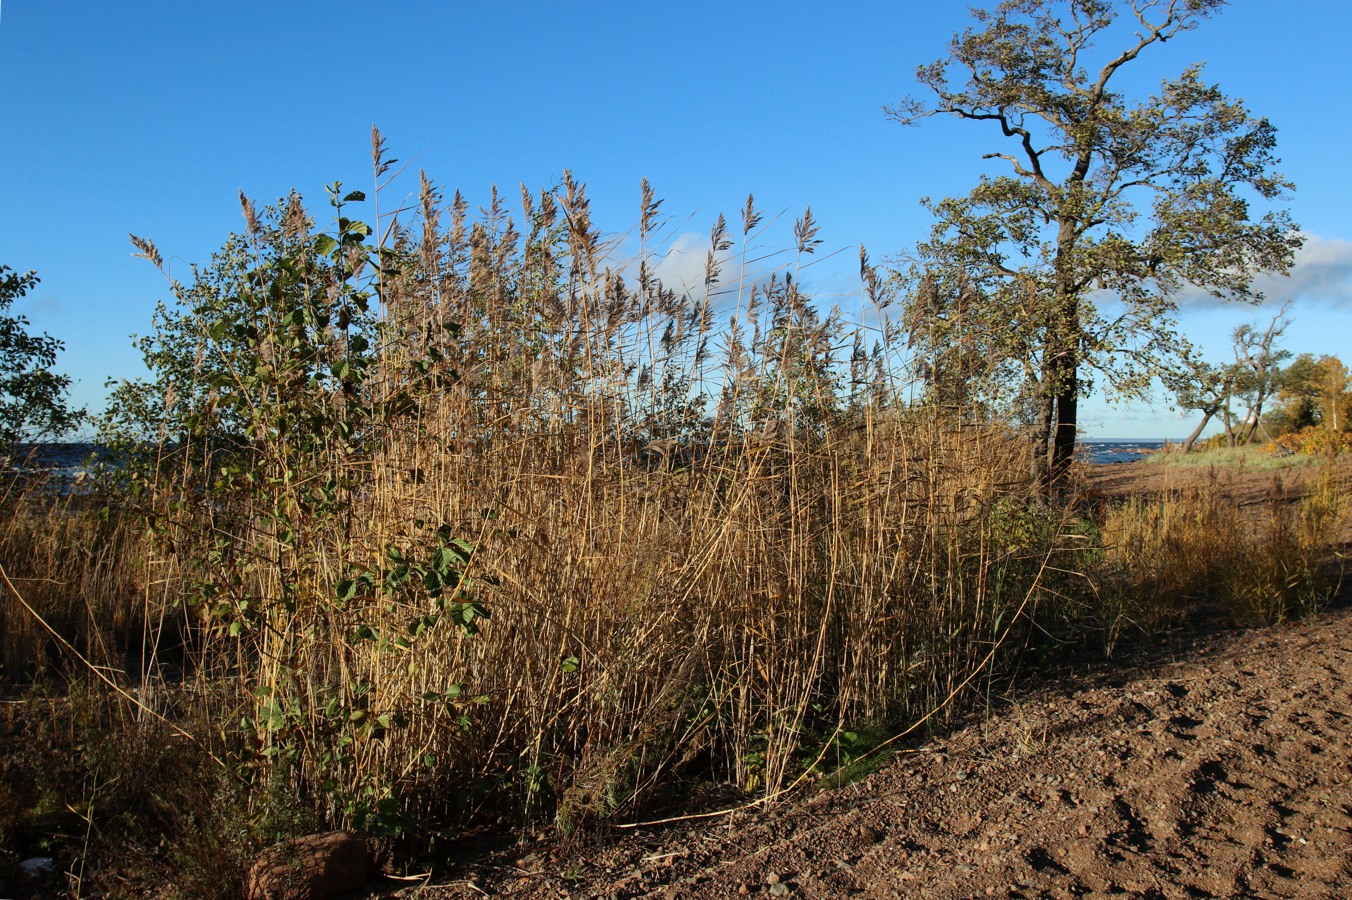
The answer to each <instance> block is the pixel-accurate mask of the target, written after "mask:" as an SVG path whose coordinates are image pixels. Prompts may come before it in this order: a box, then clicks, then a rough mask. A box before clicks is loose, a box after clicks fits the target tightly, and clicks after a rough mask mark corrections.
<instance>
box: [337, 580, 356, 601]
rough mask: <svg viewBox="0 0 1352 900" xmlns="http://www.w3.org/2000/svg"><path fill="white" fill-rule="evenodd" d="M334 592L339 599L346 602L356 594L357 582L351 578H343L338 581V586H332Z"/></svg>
mask: <svg viewBox="0 0 1352 900" xmlns="http://www.w3.org/2000/svg"><path fill="white" fill-rule="evenodd" d="M334 594H335V595H336V596H337V597H338V599H339V600H341V601H343V602H344V603H347V602H348V601H350V600H352V599H353V598H354V597H356V596H357V582H356V581H354V580H353V579H351V578H344V579H343V580H342V581H340V582H338V586H337V587H335V588H334Z"/></svg>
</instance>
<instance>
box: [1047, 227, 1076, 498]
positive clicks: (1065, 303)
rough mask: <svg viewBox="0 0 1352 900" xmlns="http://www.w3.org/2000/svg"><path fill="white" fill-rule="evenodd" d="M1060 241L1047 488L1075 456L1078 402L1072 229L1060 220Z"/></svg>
mask: <svg viewBox="0 0 1352 900" xmlns="http://www.w3.org/2000/svg"><path fill="white" fill-rule="evenodd" d="M1057 243H1058V244H1059V245H1060V246H1059V247H1058V249H1057V253H1056V268H1057V275H1056V280H1057V292H1056V293H1057V311H1058V313H1059V315H1057V316H1056V317H1055V318H1054V319H1053V321H1052V328H1053V329H1054V331H1055V333H1054V334H1053V335H1052V341H1053V346H1054V347H1055V352H1054V353H1053V354H1052V372H1053V374H1054V376H1055V377H1054V379H1053V380H1052V382H1051V384H1050V388H1051V390H1052V391H1054V392H1055V396H1056V432H1055V434H1053V435H1052V454H1051V485H1050V487H1051V490H1052V491H1053V492H1060V491H1062V490H1064V488H1065V486H1066V485H1065V482H1066V476H1067V475H1068V474H1069V473H1070V464H1071V462H1072V461H1073V460H1074V459H1075V432H1076V428H1077V425H1078V423H1079V406H1080V337H1081V335H1080V298H1079V295H1078V294H1077V293H1076V290H1075V287H1074V285H1073V284H1072V283H1071V279H1072V278H1073V275H1072V273H1071V272H1070V271H1069V268H1070V259H1071V248H1072V247H1073V246H1074V238H1073V229H1072V227H1071V224H1070V223H1069V222H1063V223H1062V224H1061V234H1060V237H1059V238H1058V240H1057Z"/></svg>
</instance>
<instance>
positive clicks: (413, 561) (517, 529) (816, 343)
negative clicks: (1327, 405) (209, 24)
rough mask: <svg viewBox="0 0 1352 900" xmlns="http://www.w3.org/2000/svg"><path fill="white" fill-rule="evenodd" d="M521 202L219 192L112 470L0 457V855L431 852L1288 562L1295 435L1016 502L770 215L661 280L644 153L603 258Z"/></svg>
mask: <svg viewBox="0 0 1352 900" xmlns="http://www.w3.org/2000/svg"><path fill="white" fill-rule="evenodd" d="M376 166H377V170H378V173H379V174H380V175H383V174H384V172H385V170H386V169H387V168H388V163H387V162H386V161H385V160H384V159H383V157H382V151H381V148H380V146H379V143H378V142H377V146H376ZM645 188H646V186H645ZM335 201H337V193H336V192H335ZM351 202H355V200H354V201H351ZM336 205H338V206H339V207H340V208H339V209H338V210H337V212H336V215H339V216H342V215H343V210H342V208H341V206H342V202H341V201H338V202H337V203H336ZM523 205H524V208H525V215H524V219H523V230H522V231H521V232H519V233H518V231H517V230H516V226H515V224H514V223H513V222H512V221H511V220H510V219H509V218H508V217H507V215H506V214H505V212H504V211H503V209H502V206H501V205H500V204H499V203H498V201H497V200H496V198H495V199H494V202H493V203H492V204H491V206H490V208H489V209H488V210H486V211H485V215H484V217H483V218H482V219H481V220H479V221H475V222H471V221H470V219H469V217H468V216H467V214H466V206H465V204H464V203H463V201H461V200H460V199H459V197H458V195H457V197H456V199H455V200H454V201H452V202H451V203H450V204H449V205H447V206H445V207H443V204H442V202H441V199H440V197H439V195H438V194H437V192H436V190H435V189H434V188H433V187H432V185H430V184H429V183H427V182H426V181H424V184H423V204H422V209H421V214H420V217H419V220H418V223H417V227H416V228H414V229H411V230H406V229H404V228H403V227H401V226H400V225H399V224H393V225H391V223H397V219H395V218H394V217H390V216H383V215H381V214H379V213H377V215H376V217H375V222H376V223H377V225H376V227H375V228H367V227H366V226H364V225H362V224H361V223H360V222H352V221H349V220H348V219H346V218H342V219H340V220H339V224H338V225H337V226H336V232H333V231H331V232H330V234H329V235H328V236H321V235H319V234H318V233H316V232H314V230H313V227H312V223H311V222H310V221H309V218H308V214H307V213H306V212H305V211H304V210H303V209H302V208H301V207H300V206H299V201H298V200H296V199H295V198H292V200H291V202H290V204H289V205H286V204H284V205H283V207H282V208H281V209H280V210H276V211H271V212H265V213H263V214H261V215H258V214H255V213H254V211H253V209H252V206H251V205H249V204H247V203H246V207H245V212H246V220H247V223H248V232H247V234H245V235H244V236H242V237H241V238H239V239H237V240H236V241H233V242H232V243H231V244H230V245H229V246H228V247H227V248H226V250H225V251H223V252H222V255H221V256H220V257H218V258H217V260H216V261H215V262H214V263H213V266H212V267H211V268H210V269H204V270H202V271H200V272H197V273H195V276H196V277H195V281H194V283H193V284H191V285H188V286H186V287H185V286H182V285H175V291H176V293H177V295H178V297H179V299H180V302H181V306H180V307H179V308H178V309H176V310H168V311H165V312H164V313H162V316H161V320H160V328H161V330H160V332H159V334H160V335H161V336H160V338H159V339H158V341H159V342H158V343H155V341H153V340H152V341H151V342H150V343H148V344H146V345H145V346H144V347H143V349H147V354H148V359H149V360H150V361H151V365H152V371H153V372H156V374H157V375H160V376H162V377H161V379H160V380H158V381H152V382H150V383H147V384H144V385H129V386H126V387H125V388H124V389H123V391H122V393H121V394H120V397H121V402H122V404H123V405H122V407H121V415H122V418H121V419H117V417H116V416H115V417H114V419H115V421H113V422H112V423H111V425H112V426H115V427H120V428H121V429H122V434H123V436H124V437H126V438H127V441H128V443H127V444H126V446H127V447H128V448H130V450H129V453H130V456H129V458H128V461H127V465H126V467H125V468H124V469H122V470H121V472H120V474H119V475H118V476H117V483H116V484H110V485H109V486H107V488H106V490H107V491H108V493H106V494H105V495H100V496H98V497H96V498H95V497H80V498H71V499H67V500H60V501H57V500H54V499H53V498H52V497H51V496H49V495H48V494H46V493H44V492H42V491H40V490H23V489H21V488H20V487H18V486H16V487H15V488H14V490H12V491H11V492H10V494H9V495H8V496H6V498H5V500H4V504H5V507H6V514H5V517H4V520H3V526H0V563H2V564H3V567H4V572H5V575H6V577H7V579H8V582H9V583H8V584H7V585H6V588H5V591H4V594H3V599H2V600H0V635H3V637H2V638H0V640H2V641H3V654H4V670H3V671H4V678H5V684H4V686H5V688H6V689H7V690H8V691H9V693H8V698H7V699H6V701H5V706H4V720H3V722H0V729H3V732H2V733H3V735H4V738H5V740H6V742H7V743H8V744H9V746H10V747H11V748H13V749H12V750H11V751H10V752H8V753H7V754H5V755H4V757H3V759H0V767H3V770H4V773H5V778H4V780H3V784H4V785H5V787H4V788H3V793H0V842H2V843H0V847H3V848H4V849H3V851H0V853H2V854H3V855H2V856H0V867H3V868H4V869H5V870H10V869H12V866H13V864H14V863H15V862H16V861H17V859H18V857H19V855H21V854H28V853H36V852H40V851H51V852H54V853H55V854H56V855H57V856H58V858H59V859H60V861H61V865H62V866H64V867H67V870H68V872H69V873H70V874H69V876H68V878H69V887H70V889H71V890H72V892H76V893H78V891H79V890H80V888H81V885H82V884H84V883H87V882H91V880H92V882H97V883H100V884H103V885H111V884H120V885H122V886H123V887H124V888H125V885H127V884H129V883H132V884H149V883H153V884H155V886H156V889H158V890H164V891H167V892H170V893H174V892H177V893H181V894H183V895H194V896H198V895H205V894H207V893H222V894H227V895H228V894H230V893H231V892H233V891H235V890H237V889H238V885H239V883H240V881H239V879H240V878H241V877H242V873H243V867H244V865H245V864H246V862H247V860H248V859H249V857H250V854H252V853H253V852H255V851H256V849H257V848H258V847H260V846H262V845H263V844H265V843H267V842H269V841H271V840H275V839H277V838H279V837H282V836H285V835H289V834H295V833H299V832H304V831H307V830H316V829H319V828H323V827H351V828H356V829H358V830H361V831H364V832H365V833H368V834H371V835H373V836H376V837H379V838H387V839H389V845H390V846H392V847H396V848H398V847H401V846H403V844H401V839H403V838H408V837H411V836H413V835H416V836H417V837H418V838H419V840H420V841H421V845H420V846H418V847H417V849H418V850H420V851H423V852H426V853H429V854H432V855H433V857H435V854H436V852H437V850H438V847H444V845H445V841H447V840H451V839H454V838H455V837H456V836H457V835H458V834H461V833H463V832H464V831H465V830H468V829H475V828H513V827H520V826H523V825H524V824H526V823H540V822H542V821H544V822H551V823H553V824H554V825H555V826H556V827H557V828H558V829H560V831H561V832H564V833H569V834H576V833H579V832H580V831H586V830H590V829H594V828H597V827H600V826H602V825H604V824H605V823H608V822H612V821H615V820H617V819H624V818H627V817H631V816H635V815H638V814H640V813H642V812H644V811H645V810H650V809H651V808H652V807H653V806H654V804H659V803H666V802H671V801H672V800H673V795H674V794H677V793H679V791H680V790H682V789H683V788H685V787H689V786H690V785H692V784H695V783H703V784H715V785H721V786H724V789H726V790H729V791H732V792H734V793H735V794H736V795H737V796H739V797H741V798H743V799H745V800H769V799H773V798H776V797H779V796H781V795H783V794H784V793H785V792H788V791H791V790H793V789H795V788H799V787H802V786H803V785H805V784H807V783H810V782H812V781H815V780H817V779H818V778H819V777H820V776H821V775H822V774H823V773H824V772H825V771H826V770H827V769H828V768H830V767H832V766H835V765H838V764H839V763H841V762H847V761H848V760H849V759H850V758H851V757H852V755H854V754H857V753H858V752H859V751H860V750H862V749H868V748H866V747H860V746H858V743H857V742H858V741H860V738H859V734H860V733H862V729H861V728H860V727H859V726H862V725H865V724H872V725H874V726H876V727H877V728H879V729H881V731H882V732H885V733H886V734H889V735H891V734H897V733H900V732H902V731H904V730H906V729H908V728H919V727H934V726H938V725H941V724H942V723H943V722H944V721H946V720H947V718H948V717H949V716H951V715H952V714H954V713H955V712H957V711H959V710H961V709H962V707H963V705H964V704H965V703H967V702H968V701H969V700H971V699H972V698H975V697H976V696H978V695H979V693H980V691H981V689H982V686H983V685H985V684H988V683H989V682H990V681H991V680H992V679H997V678H998V677H999V675H1000V673H1001V672H1002V671H1005V669H1006V667H1007V666H1008V665H1010V664H1011V663H1012V662H1013V661H1014V660H1015V659H1016V658H1017V657H1018V656H1019V655H1020V654H1025V653H1029V652H1033V653H1040V654H1049V655H1050V654H1056V653H1058V652H1060V651H1061V650H1062V649H1064V648H1065V647H1066V646H1067V645H1070V646H1075V647H1078V646H1081V645H1083V644H1084V643H1085V642H1086V641H1088V642H1090V643H1094V642H1097V643H1098V645H1099V646H1102V647H1105V648H1110V647H1111V646H1112V645H1113V643H1114V642H1115V641H1117V640H1118V639H1119V638H1120V637H1121V635H1122V634H1123V633H1124V631H1126V630H1129V629H1134V628H1140V629H1154V628H1161V627H1167V626H1171V625H1173V624H1176V623H1177V622H1178V621H1180V620H1181V619H1182V618H1184V617H1186V616H1187V615H1189V614H1190V612H1192V611H1195V610H1196V609H1198V608H1200V607H1204V606H1205V607H1207V608H1212V609H1221V610H1224V611H1226V612H1228V613H1229V614H1230V615H1231V616H1232V617H1233V618H1234V619H1235V620H1237V621H1242V622H1246V623H1247V622H1252V621H1273V620H1278V619H1282V618H1289V617H1292V616H1298V615H1304V614H1308V613H1311V612H1313V611H1314V610H1315V609H1316V608H1317V607H1318V606H1319V604H1320V602H1322V600H1323V599H1324V598H1325V597H1326V594H1327V590H1328V584H1327V582H1326V581H1324V580H1321V575H1320V572H1321V570H1320V568H1319V562H1320V559H1321V557H1322V554H1324V552H1325V550H1326V549H1327V547H1328V545H1329V543H1330V541H1331V537H1330V536H1331V534H1332V533H1333V532H1334V530H1335V529H1336V527H1337V523H1338V520H1339V516H1340V515H1341V512H1342V509H1341V498H1342V496H1343V491H1342V489H1341V488H1340V487H1339V486H1338V485H1336V484H1335V483H1334V482H1333V480H1332V476H1330V477H1329V480H1328V483H1327V485H1326V487H1325V488H1324V489H1323V490H1321V491H1318V492H1316V493H1314V494H1313V495H1312V496H1311V497H1310V499H1308V500H1307V501H1305V502H1304V503H1303V504H1300V505H1298V506H1296V507H1294V508H1290V507H1287V506H1282V507H1278V506H1273V507H1272V514H1271V516H1270V518H1269V519H1268V520H1265V521H1264V522H1263V523H1261V524H1260V525H1259V526H1258V527H1257V528H1256V529H1255V528H1250V527H1246V526H1245V525H1244V524H1242V522H1241V520H1240V516H1239V511H1238V507H1237V506H1236V505H1235V504H1233V503H1230V502H1229V501H1227V500H1225V499H1223V497H1222V496H1220V495H1219V494H1218V493H1216V492H1210V491H1206V490H1199V491H1185V492H1182V493H1180V494H1179V495H1177V496H1175V497H1173V498H1170V499H1166V500H1163V501H1159V500H1127V501H1126V502H1123V503H1116V502H1109V503H1106V504H1104V505H1102V506H1099V507H1094V508H1087V507H1085V506H1084V505H1083V504H1081V505H1078V506H1077V505H1076V504H1073V503H1072V504H1053V503H1049V502H1048V501H1047V500H1045V499H1044V498H1043V497H1042V496H1041V494H1040V493H1039V491H1038V489H1037V486H1036V485H1035V484H1033V483H1032V482H1031V480H1030V474H1029V473H1030V472H1031V470H1032V467H1031V466H1030V461H1029V453H1030V452H1031V451H1030V449H1029V445H1028V443H1027V441H1026V439H1024V438H1023V437H1021V436H1020V435H1019V433H1018V432H1017V431H1016V430H1014V429H1011V428H1009V427H1006V426H1004V425H1002V424H999V423H998V422H996V421H993V420H992V417H991V416H990V415H989V414H983V413H980V412H979V411H976V410H972V411H956V410H952V409H936V408H930V407H926V406H925V405H924V404H917V403H909V402H906V401H907V398H908V397H909V396H910V394H909V388H910V384H911V383H910V376H909V374H908V369H907V364H906V352H905V350H906V348H905V347H904V345H902V344H904V341H902V342H900V344H899V342H898V340H897V338H896V336H895V335H894V334H892V333H890V332H889V331H887V330H882V331H873V332H870V331H868V330H866V329H863V328H855V327H854V326H848V327H847V326H846V324H845V323H844V322H843V321H842V319H841V318H840V316H839V314H837V313H835V312H833V313H831V314H824V313H823V312H821V311H820V310H819V309H818V308H817V307H816V306H815V305H814V304H812V303H811V302H810V300H809V298H808V297H807V296H805V295H804V294H803V293H802V292H801V291H800V289H799V280H798V277H797V275H798V269H799V267H801V266H803V265H804V264H805V263H806V261H807V260H808V258H809V257H810V254H811V251H812V249H813V247H814V245H815V242H816V238H815V231H816V229H815V225H813V223H812V221H811V216H810V214H808V215H807V216H805V217H804V219H803V220H800V222H799V223H798V225H797V227H796V228H795V235H794V247H793V248H792V249H791V250H790V251H789V252H788V253H787V254H786V257H785V258H787V259H789V260H790V262H789V265H788V268H787V271H777V272H775V273H773V274H772V273H767V272H762V271H758V270H755V271H753V269H752V268H750V267H747V266H746V265H745V264H742V263H739V262H738V260H739V255H738V254H739V253H740V252H741V249H742V248H746V247H752V248H754V246H755V242H756V241H757V240H758V237H759V235H760V234H761V232H762V231H763V226H762V224H761V222H760V217H759V214H758V213H757V212H756V210H755V209H754V206H753V205H752V204H751V203H750V201H749V202H748V206H747V209H746V210H745V211H744V215H743V221H742V226H743V227H742V233H741V235H740V247H737V248H735V249H734V245H733V243H732V242H731V240H730V239H729V237H728V235H727V229H726V228H725V226H724V225H723V221H722V219H721V218H720V220H719V223H718V224H717V225H716V226H715V228H714V232H713V235H712V239H711V248H710V255H709V266H708V271H707V273H706V275H707V277H706V281H705V285H704V286H702V288H701V289H700V290H699V291H697V292H694V293H685V294H677V293H674V292H672V291H671V290H669V289H667V288H665V287H664V286H663V285H662V284H661V283H660V282H659V281H658V279H657V278H656V276H655V274H654V271H655V269H656V266H657V262H658V260H659V259H660V256H661V252H662V246H663V245H662V241H663V240H664V236H663V234H662V232H661V229H660V228H659V224H660V218H659V217H658V216H657V205H656V201H654V200H653V198H652V196H651V193H650V192H648V191H647V190H646V189H645V192H644V197H643V205H642V214H641V219H640V224H639V226H638V228H637V229H636V230H635V235H634V236H633V237H634V239H635V240H636V241H637V245H638V250H637V258H636V259H632V260H622V261H617V260H618V257H617V255H616V254H617V252H618V251H617V248H616V247H614V246H608V245H607V244H606V243H605V242H604V241H602V239H601V237H600V236H599V234H598V232H597V230H596V229H595V228H594V226H593V225H592V224H591V223H590V220H589V214H588V209H587V203H586V198H585V195H584V193H583V191H582V188H581V186H579V185H576V184H574V183H573V182H572V181H571V180H569V181H568V182H567V183H566V184H565V185H564V186H563V187H562V188H561V189H559V190H558V191H557V192H551V191H546V192H543V193H541V194H539V195H534V196H532V195H530V194H523ZM443 220H445V221H443ZM376 233H380V234H382V235H383V237H382V238H381V239H380V240H379V241H377V240H376V239H375V238H374V234H376ZM368 236H370V239H369V240H368ZM372 243H378V245H379V247H378V249H376V250H368V249H367V248H368V247H369V245H370V244H372ZM142 250H143V251H144V252H145V253H146V255H147V256H148V257H151V258H152V259H154V258H156V257H157V256H158V254H157V253H156V252H155V250H154V248H153V246H152V245H150V244H148V242H145V243H143V245H142ZM728 265H731V266H732V271H731V273H730V274H729V272H725V271H723V269H724V268H725V267H726V266H728ZM864 279H865V282H866V285H867V284H868V283H870V282H871V273H870V272H869V271H868V270H867V268H865V270H864ZM716 321H726V322H728V324H726V325H723V326H718V325H716V324H715V322H716ZM851 338H853V341H851ZM175 342H177V343H175ZM851 348H852V349H851ZM156 354H158V355H156ZM133 422H135V423H139V425H140V426H141V427H142V429H143V431H142V432H140V433H139V434H138V433H136V432H135V430H134V429H133V428H131V427H130V425H129V424H128V423H133ZM147 434H148V435H149V436H150V437H156V436H157V435H158V436H159V437H160V438H166V437H167V438H172V439H173V440H172V441H164V442H163V443H159V442H156V443H152V444H150V445H147V444H144V443H138V442H135V441H134V440H133V439H134V438H138V437H144V436H146V435H147ZM147 448H149V449H147ZM72 817H73V818H72ZM204 836H206V837H204ZM82 879H83V880H84V881H82ZM0 880H2V879H0Z"/></svg>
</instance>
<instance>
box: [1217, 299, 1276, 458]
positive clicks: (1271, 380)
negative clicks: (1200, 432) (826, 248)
mask: <svg viewBox="0 0 1352 900" xmlns="http://www.w3.org/2000/svg"><path fill="white" fill-rule="evenodd" d="M1289 305H1290V304H1287V305H1284V306H1283V307H1282V308H1281V309H1280V310H1279V311H1278V312H1277V313H1276V314H1275V315H1274V316H1273V317H1272V320H1271V321H1270V322H1269V323H1268V326H1267V328H1266V329H1264V330H1262V331H1259V330H1258V326H1256V325H1251V324H1248V323H1245V324H1243V325H1241V326H1239V327H1238V328H1236V329H1235V333H1234V339H1233V340H1234V349H1235V364H1234V368H1233V371H1234V379H1233V381H1232V388H1231V397H1232V398H1234V399H1238V400H1241V401H1243V403H1244V404H1245V406H1246V408H1247V411H1246V412H1245V414H1244V420H1243V422H1242V423H1241V426H1240V430H1239V431H1238V432H1235V431H1234V430H1233V426H1232V423H1231V415H1232V414H1231V411H1230V404H1229V403H1228V402H1227V403H1226V407H1225V433H1226V434H1227V435H1228V436H1229V437H1230V445H1231V446H1235V445H1237V444H1247V443H1249V442H1250V441H1252V440H1253V438H1254V435H1255V434H1257V433H1258V430H1259V426H1260V425H1261V424H1262V422H1263V407H1264V406H1265V405H1266V404H1267V402H1268V401H1269V400H1271V399H1272V398H1273V397H1274V396H1275V395H1276V393H1277V390H1278V388H1279V387H1280V386H1281V375H1282V363H1284V362H1285V361H1286V360H1288V359H1290V358H1291V351H1289V350H1281V349H1278V347H1277V341H1278V340H1279V339H1280V338H1281V336H1282V335H1283V334H1285V333H1286V329H1287V326H1289V325H1290V324H1291V319H1290V318H1288V317H1287V315H1286V311H1287V308H1288V307H1289Z"/></svg>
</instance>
